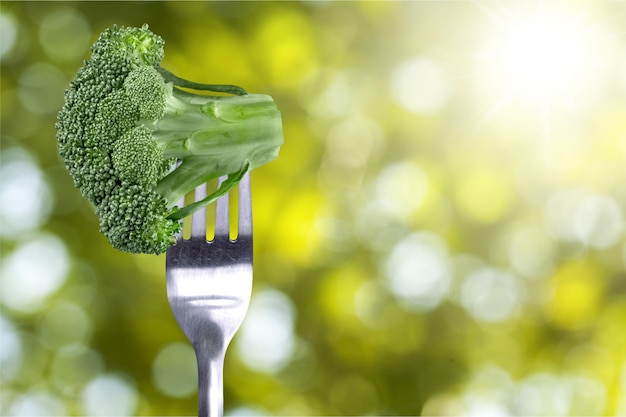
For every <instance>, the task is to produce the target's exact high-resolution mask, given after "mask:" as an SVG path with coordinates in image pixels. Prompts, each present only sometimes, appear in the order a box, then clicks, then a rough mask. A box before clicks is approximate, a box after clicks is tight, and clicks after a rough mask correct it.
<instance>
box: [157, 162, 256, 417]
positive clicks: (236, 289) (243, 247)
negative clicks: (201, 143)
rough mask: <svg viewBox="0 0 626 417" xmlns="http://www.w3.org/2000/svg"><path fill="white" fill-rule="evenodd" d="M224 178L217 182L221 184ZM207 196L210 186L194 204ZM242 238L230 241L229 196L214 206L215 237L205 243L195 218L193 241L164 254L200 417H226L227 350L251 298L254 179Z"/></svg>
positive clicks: (246, 188)
mask: <svg viewBox="0 0 626 417" xmlns="http://www.w3.org/2000/svg"><path fill="white" fill-rule="evenodd" d="M224 180H225V177H222V178H220V179H219V184H221V183H222V182H223V181H224ZM205 196H206V184H203V185H201V186H199V187H197V188H196V190H195V191H194V200H195V201H199V200H201V199H202V198H204V197H205ZM238 206H239V207H238V232H237V237H236V239H235V240H232V239H231V238H230V236H229V231H230V216H229V208H228V194H226V195H224V196H222V197H221V198H219V199H218V200H217V202H216V209H215V210H216V213H215V233H214V234H215V236H214V238H213V240H211V241H207V237H206V212H205V210H200V211H198V212H196V213H194V214H193V215H192V219H191V237H190V238H189V239H187V240H185V239H183V237H182V232H181V233H180V234H179V236H177V242H176V245H174V246H172V247H170V248H169V249H168V250H167V254H166V277H167V297H168V300H169V303H170V307H171V309H172V312H173V313H174V317H175V318H176V321H177V322H178V325H179V326H180V327H181V329H182V330H183V332H184V333H185V335H186V336H187V339H189V341H190V342H191V344H192V346H193V348H194V351H195V354H196V360H197V365H198V416H199V417H222V415H223V413H224V389H223V367H224V358H225V355H226V349H227V348H228V344H229V343H230V341H231V340H232V338H233V336H234V335H235V333H236V332H237V329H238V328H239V326H240V325H241V323H242V322H243V319H244V316H245V315H246V311H247V310H248V305H249V304H250V296H251V292H252V207H251V196H250V176H249V174H246V175H245V176H244V178H243V179H242V180H241V182H240V183H239V204H238Z"/></svg>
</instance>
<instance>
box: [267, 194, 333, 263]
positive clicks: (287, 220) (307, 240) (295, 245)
mask: <svg viewBox="0 0 626 417" xmlns="http://www.w3.org/2000/svg"><path fill="white" fill-rule="evenodd" d="M284 204H285V205H284V206H283V207H282V208H280V209H279V211H278V212H274V213H272V218H273V219H274V220H273V223H274V224H275V225H276V228H275V229H274V236H275V238H276V239H277V240H276V241H275V242H273V243H274V246H275V247H276V249H277V250H278V251H280V253H282V254H283V255H285V256H286V257H287V258H289V259H290V260H291V261H292V262H294V263H295V264H298V265H308V264H310V263H313V262H314V261H315V258H314V257H315V254H316V249H317V248H318V247H319V245H320V244H321V242H322V240H323V236H322V233H321V229H320V227H319V221H318V220H319V218H320V217H321V216H322V215H323V207H322V199H321V196H320V195H319V194H317V193H314V192H301V193H299V194H295V195H290V196H288V198H287V200H286V201H284Z"/></svg>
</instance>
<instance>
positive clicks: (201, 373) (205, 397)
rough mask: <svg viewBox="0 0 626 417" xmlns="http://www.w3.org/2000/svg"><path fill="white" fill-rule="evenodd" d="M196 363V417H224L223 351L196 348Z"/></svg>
mask: <svg viewBox="0 0 626 417" xmlns="http://www.w3.org/2000/svg"><path fill="white" fill-rule="evenodd" d="M195 350H196V359H197V361H198V417H222V416H223V415H224V356H225V354H226V351H225V350H223V349H218V350H211V349H209V348H208V347H206V346H202V344H200V346H197V347H196V349H195Z"/></svg>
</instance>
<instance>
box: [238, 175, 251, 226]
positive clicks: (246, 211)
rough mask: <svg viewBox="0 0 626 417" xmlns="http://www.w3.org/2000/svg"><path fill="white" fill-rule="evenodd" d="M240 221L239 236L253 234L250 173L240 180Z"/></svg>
mask: <svg viewBox="0 0 626 417" xmlns="http://www.w3.org/2000/svg"><path fill="white" fill-rule="evenodd" d="M238 217H239V221H238V223H239V224H238V225H237V228H238V232H237V235H238V236H252V196H251V193H250V173H249V172H247V173H246V175H244V176H243V178H242V179H241V181H240V182H239V214H238Z"/></svg>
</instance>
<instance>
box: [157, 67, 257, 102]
mask: <svg viewBox="0 0 626 417" xmlns="http://www.w3.org/2000/svg"><path fill="white" fill-rule="evenodd" d="M156 69H157V71H159V73H160V74H161V76H162V77H163V79H164V80H165V82H166V83H172V84H174V85H177V86H179V87H183V88H191V89H193V90H200V91H212V92H214V93H228V94H233V95H235V96H241V95H246V94H248V93H247V92H246V90H244V89H243V88H241V87H239V86H236V85H229V84H201V83H196V82H193V81H189V80H185V79H184V78H180V77H178V76H176V75H174V74H172V73H171V72H169V71H168V70H166V69H165V68H162V67H156Z"/></svg>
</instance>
